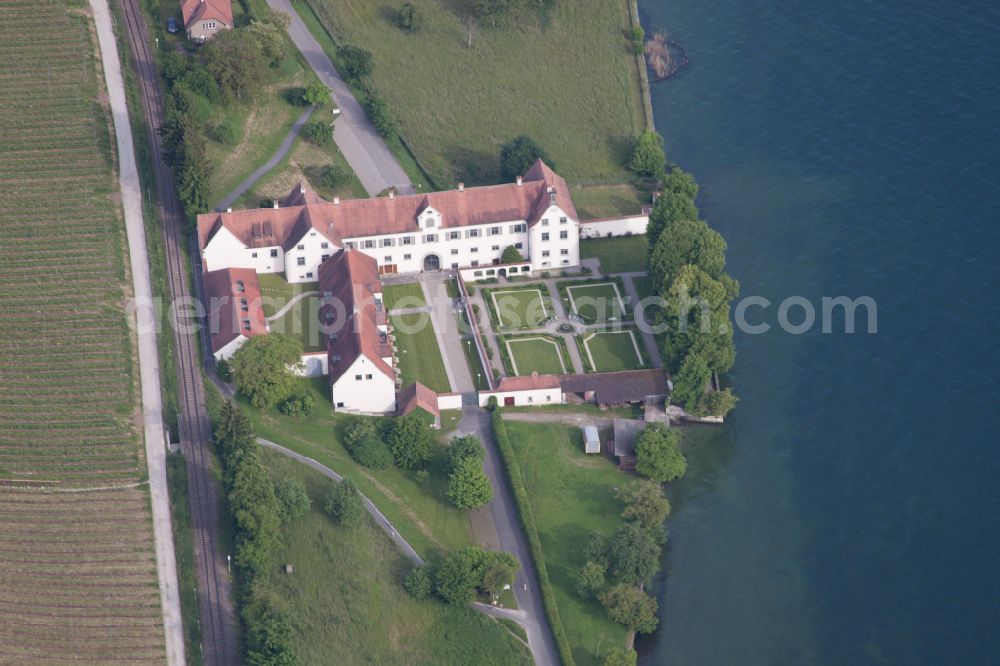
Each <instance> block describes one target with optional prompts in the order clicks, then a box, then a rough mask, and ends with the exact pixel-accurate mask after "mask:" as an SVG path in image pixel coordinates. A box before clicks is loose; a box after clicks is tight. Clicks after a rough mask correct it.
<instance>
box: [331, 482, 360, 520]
mask: <svg viewBox="0 0 1000 666" xmlns="http://www.w3.org/2000/svg"><path fill="white" fill-rule="evenodd" d="M324 508H325V509H326V512H327V513H328V514H329V515H330V517H331V518H333V519H334V520H336V521H337V522H338V523H340V524H341V525H343V526H344V527H355V526H357V525H359V524H360V523H361V519H362V518H363V517H364V515H365V507H364V504H362V502H361V494H360V493H359V492H358V488H357V486H355V485H354V482H352V481H351V480H350V479H344V480H343V481H340V482H337V481H334V482H332V483H331V484H330V489H329V490H328V491H327V493H326V506H325V507H324Z"/></svg>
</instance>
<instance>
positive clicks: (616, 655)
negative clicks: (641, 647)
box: [601, 648, 639, 666]
mask: <svg viewBox="0 0 1000 666" xmlns="http://www.w3.org/2000/svg"><path fill="white" fill-rule="evenodd" d="M638 658H639V653H638V652H636V651H635V650H630V649H628V648H615V649H612V650H609V651H608V653H607V654H605V655H604V659H603V660H602V661H601V666H635V664H636V661H637V660H638Z"/></svg>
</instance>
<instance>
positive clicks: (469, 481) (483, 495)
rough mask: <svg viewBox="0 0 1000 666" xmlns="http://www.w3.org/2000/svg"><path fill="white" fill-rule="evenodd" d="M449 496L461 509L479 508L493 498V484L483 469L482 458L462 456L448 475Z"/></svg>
mask: <svg viewBox="0 0 1000 666" xmlns="http://www.w3.org/2000/svg"><path fill="white" fill-rule="evenodd" d="M447 495H448V497H450V498H451V501H452V502H453V503H454V504H455V506H457V507H458V508H459V509H478V508H479V507H481V506H485V505H487V504H489V502H490V500H491V499H493V486H492V485H490V480H489V478H488V477H487V476H486V472H484V471H483V463H482V460H481V459H479V458H475V457H467V458H461V459H459V460H458V461H457V462H455V463H454V471H452V473H451V474H449V475H448V491H447Z"/></svg>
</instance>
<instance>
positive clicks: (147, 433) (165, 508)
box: [90, 0, 185, 666]
mask: <svg viewBox="0 0 1000 666" xmlns="http://www.w3.org/2000/svg"><path fill="white" fill-rule="evenodd" d="M90 7H91V9H92V10H93V12H94V23H95V25H96V27H97V38H98V42H99V43H100V46H101V62H102V64H103V66H104V78H105V81H106V83H107V89H108V96H109V97H110V102H111V114H112V117H113V119H114V125H115V138H116V140H117V143H118V162H119V188H120V190H121V196H122V209H123V210H124V213H125V231H126V234H127V236H128V246H129V260H130V262H131V270H132V289H133V296H134V298H135V300H136V302H137V303H138V304H139V305H140V306H144V307H138V308H136V312H135V315H136V328H135V331H136V337H137V338H138V345H139V348H138V356H139V378H140V385H141V389H142V414H143V435H144V439H145V440H146V465H147V468H148V471H149V495H150V500H151V502H152V510H153V537H154V542H155V544H156V573H157V576H158V577H159V582H160V605H161V607H162V610H163V624H164V633H165V639H166V652H167V663H168V664H170V665H171V666H184V663H185V656H184V627H183V623H182V620H181V602H180V590H179V587H178V583H177V561H176V557H175V553H174V532H173V525H172V524H171V516H170V500H169V494H168V491H167V453H166V436H165V433H164V429H163V404H162V402H161V396H160V365H159V354H158V353H157V347H156V325H155V322H154V319H153V307H152V305H153V290H152V287H151V285H150V280H149V258H148V256H147V254H146V231H145V227H144V226H143V221H142V196H141V194H140V190H139V172H138V170H137V168H136V162H135V149H134V145H133V142H132V127H131V125H130V124H129V116H128V106H127V105H126V103H125V82H124V80H123V79H122V72H121V63H120V61H119V60H118V46H117V43H116V42H115V33H114V30H113V29H112V27H111V12H110V10H109V8H108V2H107V0H90Z"/></svg>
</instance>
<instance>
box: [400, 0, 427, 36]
mask: <svg viewBox="0 0 1000 666" xmlns="http://www.w3.org/2000/svg"><path fill="white" fill-rule="evenodd" d="M397 22H398V24H399V27H400V28H401V29H403V30H405V31H407V32H419V31H420V29H421V28H422V27H423V25H424V13H423V12H422V11H420V10H419V9H417V6H416V5H414V4H413V3H412V2H404V3H403V6H402V7H400V8H399V19H398V21H397Z"/></svg>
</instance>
